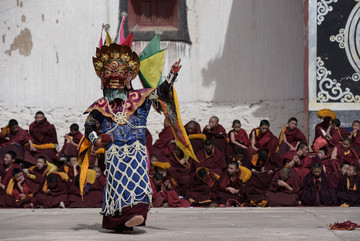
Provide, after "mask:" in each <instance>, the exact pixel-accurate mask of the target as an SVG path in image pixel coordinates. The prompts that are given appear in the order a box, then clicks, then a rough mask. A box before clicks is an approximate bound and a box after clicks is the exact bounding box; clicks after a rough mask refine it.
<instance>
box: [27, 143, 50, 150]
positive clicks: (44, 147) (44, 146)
mask: <svg viewBox="0 0 360 241" xmlns="http://www.w3.org/2000/svg"><path fill="white" fill-rule="evenodd" d="M27 145H29V143H26V144H25V146H27ZM33 146H34V147H35V148H37V149H55V144H54V143H46V144H33Z"/></svg>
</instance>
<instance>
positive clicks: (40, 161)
mask: <svg viewBox="0 0 360 241" xmlns="http://www.w3.org/2000/svg"><path fill="white" fill-rule="evenodd" d="M56 169H57V168H56V166H55V165H54V164H52V163H50V162H48V161H47V160H46V158H45V157H44V156H38V157H37V158H36V165H34V166H32V167H29V169H28V171H27V172H26V174H25V175H26V177H27V178H29V180H30V181H31V182H32V184H33V185H34V186H35V187H36V190H37V192H38V191H40V189H41V188H42V187H43V186H44V184H45V181H46V175H48V174H49V173H51V172H55V171H56Z"/></svg>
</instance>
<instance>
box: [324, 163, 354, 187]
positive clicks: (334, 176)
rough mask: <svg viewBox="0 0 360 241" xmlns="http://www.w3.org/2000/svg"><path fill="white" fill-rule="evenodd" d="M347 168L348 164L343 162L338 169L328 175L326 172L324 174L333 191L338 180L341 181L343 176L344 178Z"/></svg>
mask: <svg viewBox="0 0 360 241" xmlns="http://www.w3.org/2000/svg"><path fill="white" fill-rule="evenodd" d="M349 166H350V163H349V162H347V161H344V162H343V163H341V165H340V168H339V169H337V170H333V171H332V172H330V173H328V172H327V173H326V174H327V178H328V179H329V181H330V183H331V185H332V186H333V187H334V188H335V189H336V188H337V186H338V184H339V181H340V179H341V178H342V177H343V176H346V172H347V170H348V168H349Z"/></svg>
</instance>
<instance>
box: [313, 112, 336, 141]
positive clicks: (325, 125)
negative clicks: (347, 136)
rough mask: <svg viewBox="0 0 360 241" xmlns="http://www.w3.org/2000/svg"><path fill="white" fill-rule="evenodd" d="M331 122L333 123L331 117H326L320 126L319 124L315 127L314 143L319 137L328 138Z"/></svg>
mask: <svg viewBox="0 0 360 241" xmlns="http://www.w3.org/2000/svg"><path fill="white" fill-rule="evenodd" d="M331 121H332V118H331V117H325V118H324V120H323V121H322V122H320V123H319V124H317V125H316V126H315V137H314V142H315V141H316V139H317V138H319V137H323V138H326V133H327V132H328V131H329V129H330V128H331Z"/></svg>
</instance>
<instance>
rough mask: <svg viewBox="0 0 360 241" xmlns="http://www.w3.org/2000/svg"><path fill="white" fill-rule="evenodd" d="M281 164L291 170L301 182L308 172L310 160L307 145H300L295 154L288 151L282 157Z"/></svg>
mask: <svg viewBox="0 0 360 241" xmlns="http://www.w3.org/2000/svg"><path fill="white" fill-rule="evenodd" d="M282 160H283V163H284V164H286V165H287V166H288V167H289V168H292V169H293V170H295V171H296V172H297V174H298V175H299V176H300V177H301V181H302V180H304V177H305V176H306V175H307V174H308V173H309V172H310V167H311V163H312V159H311V157H310V156H309V147H308V146H307V144H304V143H300V144H299V145H298V148H297V149H296V152H294V151H289V152H287V153H286V154H285V155H283V156H282Z"/></svg>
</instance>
